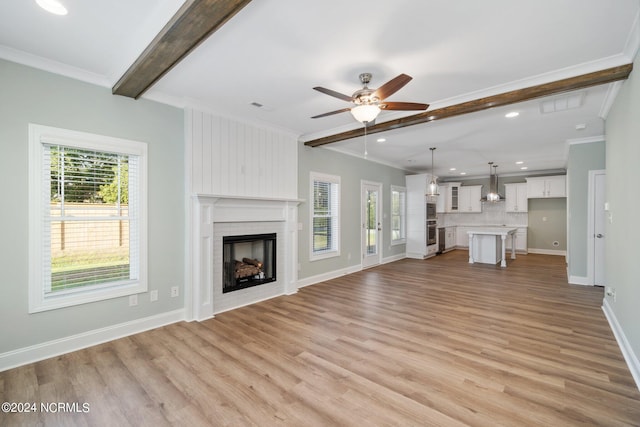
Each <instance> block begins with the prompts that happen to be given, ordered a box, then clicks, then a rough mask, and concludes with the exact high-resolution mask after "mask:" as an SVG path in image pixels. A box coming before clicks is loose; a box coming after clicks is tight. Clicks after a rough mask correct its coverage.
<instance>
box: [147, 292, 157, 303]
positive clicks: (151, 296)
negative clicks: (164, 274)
mask: <svg viewBox="0 0 640 427" xmlns="http://www.w3.org/2000/svg"><path fill="white" fill-rule="evenodd" d="M149 299H150V300H151V301H152V302H153V301H158V290H157V289H154V290H152V291H151V292H149Z"/></svg>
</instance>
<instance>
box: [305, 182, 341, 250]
mask: <svg viewBox="0 0 640 427" xmlns="http://www.w3.org/2000/svg"><path fill="white" fill-rule="evenodd" d="M311 191H312V194H313V206H312V214H311V217H312V218H311V224H312V226H311V229H312V232H311V233H312V236H311V246H312V248H311V253H312V258H314V259H318V258H321V257H326V256H335V255H339V242H340V232H339V230H340V177H337V176H332V175H323V174H317V173H312V174H311Z"/></svg>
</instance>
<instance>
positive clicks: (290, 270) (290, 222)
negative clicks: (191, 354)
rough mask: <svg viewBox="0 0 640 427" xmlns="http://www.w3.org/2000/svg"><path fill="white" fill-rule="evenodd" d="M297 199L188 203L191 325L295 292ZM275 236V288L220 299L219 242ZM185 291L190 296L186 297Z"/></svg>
mask: <svg viewBox="0 0 640 427" xmlns="http://www.w3.org/2000/svg"><path fill="white" fill-rule="evenodd" d="M300 202H301V200H298V199H281V198H261V197H248V196H225V195H210V194H197V195H195V196H194V197H193V199H192V210H191V212H192V218H191V227H190V228H191V233H192V240H191V241H192V245H193V247H192V251H191V253H192V257H193V258H192V262H191V287H190V288H191V289H189V288H187V292H186V295H185V299H186V302H187V305H188V306H190V309H191V310H188V311H190V315H188V317H189V318H190V320H205V319H209V318H211V317H213V316H214V314H216V313H220V312H223V311H227V310H231V309H233V308H236V307H241V306H244V305H248V304H253V303H255V302H258V301H261V300H265V299H269V298H273V297H275V296H278V295H284V294H293V293H296V292H297V290H298V289H297V276H298V247H297V245H298V204H299V203H300ZM264 233H276V234H277V241H276V246H277V249H276V251H277V253H276V258H277V267H276V269H277V278H276V281H275V282H271V283H267V284H264V285H260V286H254V287H251V288H246V289H241V290H238V291H234V292H229V293H226V294H223V293H222V239H223V237H224V236H233V235H245V234H264ZM189 291H190V292H189Z"/></svg>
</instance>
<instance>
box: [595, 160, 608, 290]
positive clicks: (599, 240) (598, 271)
mask: <svg viewBox="0 0 640 427" xmlns="http://www.w3.org/2000/svg"><path fill="white" fill-rule="evenodd" d="M593 178H594V182H593V190H594V194H593V196H594V197H593V200H594V206H593V219H594V221H593V239H594V242H593V246H594V250H593V284H594V285H597V286H604V285H605V280H606V278H605V271H604V256H605V250H604V246H605V210H604V204H605V201H606V200H605V179H606V175H605V173H604V172H599V173H596V174H594V176H593Z"/></svg>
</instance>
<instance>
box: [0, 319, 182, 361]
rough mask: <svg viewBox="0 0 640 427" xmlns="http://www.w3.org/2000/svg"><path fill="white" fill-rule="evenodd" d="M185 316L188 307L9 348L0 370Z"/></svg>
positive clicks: (154, 326) (175, 320) (89, 345)
mask: <svg viewBox="0 0 640 427" xmlns="http://www.w3.org/2000/svg"><path fill="white" fill-rule="evenodd" d="M184 319H185V311H184V309H180V310H175V311H169V312H167V313H161V314H156V315H154V316H149V317H144V318H142V319H136V320H132V321H130V322H124V323H119V324H117V325H112V326H107V327H105V328H101V329H96V330H93V331H87V332H83V333H81V334H77V335H72V336H69V337H65V338H60V339H57V340H53V341H47V342H44V343H41V344H36V345H32V346H29V347H24V348H19V349H17V350H12V351H8V352H6V353H2V354H0V372H2V371H6V370H7V369H11V368H16V367H18V366H22V365H26V364H27V363H33V362H38V361H40V360H44V359H49V358H51V357H55V356H59V355H61V354H65V353H70V352H72V351H76V350H81V349H83V348H87V347H91V346H94V345H98V344H102V343H105V342H107V341H112V340H115V339H118V338H122V337H126V336H129V335H133V334H137V333H140V332H144V331H148V330H150V329H155V328H159V327H161V326H165V325H168V324H171V323H176V322H180V321H182V320H184Z"/></svg>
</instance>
